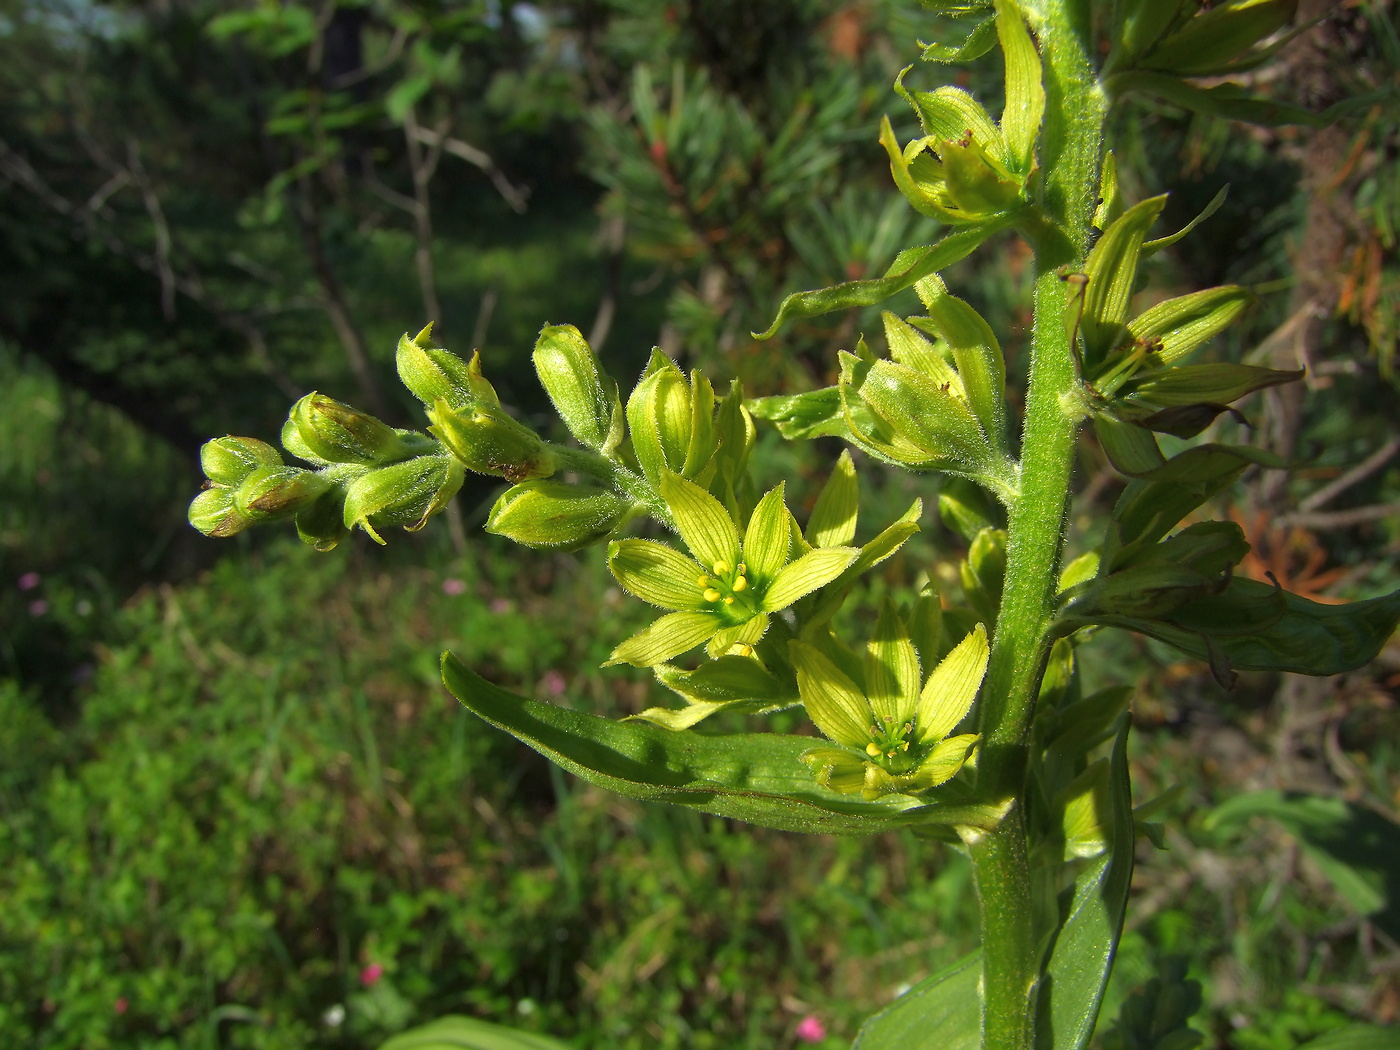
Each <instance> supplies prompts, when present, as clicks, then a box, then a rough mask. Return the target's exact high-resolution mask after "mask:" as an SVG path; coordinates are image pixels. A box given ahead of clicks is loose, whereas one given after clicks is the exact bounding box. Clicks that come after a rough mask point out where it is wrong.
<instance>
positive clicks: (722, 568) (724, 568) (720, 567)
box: [711, 561, 729, 576]
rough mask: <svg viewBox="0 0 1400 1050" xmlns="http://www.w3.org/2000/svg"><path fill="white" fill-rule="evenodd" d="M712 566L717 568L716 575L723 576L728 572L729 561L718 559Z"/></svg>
mask: <svg viewBox="0 0 1400 1050" xmlns="http://www.w3.org/2000/svg"><path fill="white" fill-rule="evenodd" d="M711 567H712V568H713V569H714V570H715V575H716V576H723V575H724V574H725V573H727V572H728V571H729V562H727V561H717V562H715V563H714V565H713V566H711Z"/></svg>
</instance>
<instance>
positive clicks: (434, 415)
mask: <svg viewBox="0 0 1400 1050" xmlns="http://www.w3.org/2000/svg"><path fill="white" fill-rule="evenodd" d="M428 418H429V419H431V420H432V422H433V425H432V426H431V427H429V428H428V429H429V430H430V431H432V433H433V435H434V436H436V437H437V439H438V440H439V441H441V442H442V443H443V444H444V445H446V446H447V448H448V449H449V450H450V451H451V452H452V454H453V455H454V456H456V457H457V458H458V459H459V460H461V461H462V463H463V465H465V466H466V468H467V469H468V470H474V471H476V472H477V473H478V474H490V475H492V476H493V477H498V478H505V479H506V480H508V481H528V480H530V479H531V478H547V477H549V476H550V475H551V474H553V473H554V455H553V453H551V452H550V451H549V449H547V448H545V445H544V442H543V441H541V440H540V438H539V435H537V434H536V433H535V432H534V431H533V430H531V429H530V428H529V427H527V426H525V425H524V424H521V423H517V422H516V421H515V420H513V419H511V418H510V416H508V415H506V414H505V412H503V411H501V410H500V409H499V408H497V409H492V408H488V407H487V406H484V405H477V406H468V407H466V408H463V409H461V410H454V409H453V408H452V407H451V406H450V405H449V404H448V403H447V401H446V400H443V401H439V402H438V403H437V404H436V405H435V406H434V407H433V408H432V409H431V410H430V411H429V412H428Z"/></svg>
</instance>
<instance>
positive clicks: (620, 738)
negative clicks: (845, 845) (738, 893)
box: [442, 653, 1000, 835]
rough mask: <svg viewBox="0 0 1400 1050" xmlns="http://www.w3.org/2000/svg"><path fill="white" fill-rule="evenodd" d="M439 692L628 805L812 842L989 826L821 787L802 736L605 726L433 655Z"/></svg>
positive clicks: (965, 812) (970, 817) (980, 808)
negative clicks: (677, 809)
mask: <svg viewBox="0 0 1400 1050" xmlns="http://www.w3.org/2000/svg"><path fill="white" fill-rule="evenodd" d="M442 678H443V681H444V682H445V683H446V685H447V688H448V689H450V690H451V691H452V694H453V695H454V696H456V697H457V699H458V700H460V701H461V702H462V703H463V705H465V706H466V707H467V708H468V709H469V710H470V711H472V712H473V713H474V714H476V715H477V716H479V717H480V718H482V719H484V720H485V721H487V722H490V723H491V724H492V725H494V726H496V727H497V728H498V729H504V730H505V731H506V732H507V733H510V734H511V735H512V736H514V737H515V738H516V739H518V740H520V741H521V742H522V743H524V744H527V745H529V746H530V747H532V748H534V749H535V750H536V751H538V752H539V753H540V754H542V755H544V756H545V757H546V758H548V759H550V760H551V761H553V762H556V763H558V764H559V765H560V766H562V767H563V768H565V769H567V770H568V771H569V772H570V773H573V774H575V775H576V776H579V777H582V778H583V779H584V780H587V781H588V782H589V783H591V784H597V785H598V786H599V787H604V788H607V789H608V790H610V791H615V792H617V793H618V794H619V795H626V796H627V797H629V798H640V799H646V800H649V801H653V802H671V803H674V804H676V805H681V806H689V807H691V808H692V809H698V810H701V811H703V812H706V813H715V814H718V815H719V816H722V817H733V818H735V819H736V820H745V821H748V822H749V823H751V824H761V825H763V826H765V827H771V828H779V829H781V830H783V831H802V832H809V833H813V834H852V835H860V834H869V833H871V832H876V831H888V830H892V829H894V828H901V827H910V826H913V825H918V824H967V825H974V826H988V825H991V824H994V823H995V822H996V821H997V820H998V819H999V817H1000V811H999V810H998V809H997V807H993V806H986V805H974V804H969V805H951V804H940V803H923V802H920V801H919V800H918V799H915V798H912V797H910V796H907V795H887V796H885V797H883V798H881V799H878V800H875V801H867V800H865V799H863V798H861V797H860V796H858V795H843V794H839V793H837V792H835V791H831V790H829V789H827V788H824V787H822V786H821V785H820V784H818V783H817V782H816V781H815V780H813V779H812V776H811V774H810V773H809V772H808V770H807V767H806V766H804V765H803V764H802V762H801V755H802V754H803V752H805V751H808V750H810V749H811V747H812V745H813V744H815V743H817V741H816V740H815V739H814V738H812V737H808V736H784V735H781V734H777V733H744V734H735V735H729V736H709V735H705V734H701V733H695V732H690V731H687V730H682V731H677V732H673V731H671V730H667V729H662V728H660V727H658V726H654V725H647V724H644V723H637V722H613V721H611V720H609V719H606V718H599V717H598V716H597V715H589V714H584V713H583V712H580V711H570V710H568V709H567V708H562V707H555V706H554V705H553V704H542V703H538V702H536V701H534V700H526V699H525V698H524V697H520V696H516V695H514V694H513V693H508V692H506V691H505V690H504V689H500V688H498V687H497V686H494V685H492V684H491V683H490V682H488V681H486V680H485V679H484V678H482V677H481V676H479V675H477V674H475V673H474V672H473V671H471V670H469V669H468V668H467V667H466V666H465V665H464V664H463V663H462V662H461V661H460V660H458V659H457V658H456V657H455V656H453V655H452V654H451V653H444V654H443V657H442Z"/></svg>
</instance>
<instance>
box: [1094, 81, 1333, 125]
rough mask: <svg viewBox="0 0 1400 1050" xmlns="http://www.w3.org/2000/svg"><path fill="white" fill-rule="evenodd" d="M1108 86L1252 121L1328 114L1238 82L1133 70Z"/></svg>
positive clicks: (1300, 120)
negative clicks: (1201, 83) (1208, 82)
mask: <svg viewBox="0 0 1400 1050" xmlns="http://www.w3.org/2000/svg"><path fill="white" fill-rule="evenodd" d="M1106 87H1107V88H1108V91H1109V93H1110V94H1111V95H1114V96H1115V97H1117V96H1122V95H1127V94H1130V93H1132V92H1134V91H1140V92H1142V93H1143V94H1144V95H1156V96H1157V97H1158V98H1161V99H1165V100H1166V101H1168V102H1171V103H1173V104H1175V105H1178V106H1181V107H1183V108H1185V109H1190V110H1194V111H1195V112H1197V113H1204V114H1206V115H1207V116H1212V117H1224V118H1225V119H1226V120H1241V121H1245V122H1246V123H1249V124H1266V125H1270V126H1273V125H1279V124H1310V125H1314V126H1316V125H1320V124H1325V123H1327V116H1326V114H1318V113H1313V112H1312V111H1310V110H1306V109H1304V108H1303V107H1302V106H1294V105H1290V104H1289V103H1287V102H1277V101H1275V100H1273V99H1267V98H1260V97H1258V96H1257V95H1251V94H1250V93H1249V92H1248V91H1246V90H1244V89H1243V88H1241V87H1239V86H1237V85H1235V84H1218V85H1216V86H1215V87H1209V88H1203V87H1197V86H1196V85H1195V84H1192V83H1190V82H1189V81H1186V80H1182V79H1181V78H1180V77H1174V76H1171V75H1169V74H1167V73H1143V72H1132V73H1119V74H1118V75H1117V76H1113V77H1110V78H1109V80H1108V83H1107V85H1106Z"/></svg>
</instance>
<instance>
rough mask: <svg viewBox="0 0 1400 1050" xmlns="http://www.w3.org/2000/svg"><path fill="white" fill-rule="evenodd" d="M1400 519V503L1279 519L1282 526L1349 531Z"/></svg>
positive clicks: (1285, 515)
mask: <svg viewBox="0 0 1400 1050" xmlns="http://www.w3.org/2000/svg"><path fill="white" fill-rule="evenodd" d="M1386 518H1400V503H1381V504H1376V505H1374V506H1370V507H1354V508H1352V509H1351V510H1332V511H1326V510H1324V511H1314V512H1312V513H1311V514H1284V515H1282V516H1280V517H1279V518H1278V523H1279V524H1280V525H1282V526H1285V527H1287V526H1291V525H1301V526H1302V527H1303V528H1305V529H1313V530H1314V531H1316V530H1318V529H1349V528H1351V527H1352V526H1354V525H1364V524H1366V523H1367V522H1368V521H1383V520H1384V519H1386Z"/></svg>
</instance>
